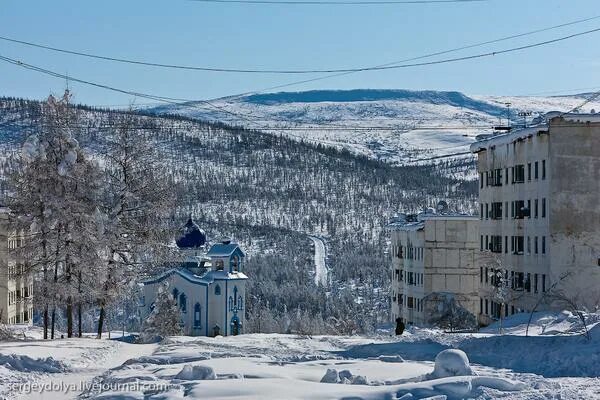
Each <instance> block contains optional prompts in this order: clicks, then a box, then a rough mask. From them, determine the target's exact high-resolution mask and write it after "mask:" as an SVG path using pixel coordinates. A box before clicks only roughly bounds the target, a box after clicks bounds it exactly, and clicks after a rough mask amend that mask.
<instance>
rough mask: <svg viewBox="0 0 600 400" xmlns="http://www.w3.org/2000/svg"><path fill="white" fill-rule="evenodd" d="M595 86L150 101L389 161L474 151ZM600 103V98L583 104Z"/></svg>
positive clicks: (168, 110)
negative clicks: (556, 90) (510, 93)
mask: <svg viewBox="0 0 600 400" xmlns="http://www.w3.org/2000/svg"><path fill="white" fill-rule="evenodd" d="M588 97H589V94H585V93H584V94H578V95H572V96H556V97H499V96H467V95H465V94H462V93H460V92H440V91H431V90H428V91H410V90H371V89H360V90H348V91H336V90H316V91H307V92H281V93H267V94H254V95H247V96H242V97H231V98H224V99H221V100H218V101H214V102H211V103H210V104H207V103H197V102H196V103H186V104H184V105H168V106H161V107H156V108H153V109H151V110H150V111H151V112H153V113H157V114H179V115H184V116H187V117H191V118H198V119H202V120H218V121H224V122H227V123H229V124H236V125H242V126H246V127H254V128H259V129H262V130H265V131H268V132H271V133H282V134H285V135H288V136H291V137H296V138H303V139H305V140H310V141H313V142H319V143H323V144H328V145H334V146H340V147H346V148H348V149H350V150H352V151H355V152H359V153H361V154H365V155H368V156H371V157H376V158H381V159H384V160H387V161H390V162H401V163H402V162H407V161H412V160H417V159H423V158H429V157H434V156H439V155H445V154H452V153H459V152H464V151H467V149H468V146H469V144H471V143H472V142H473V141H474V140H475V136H477V135H478V134H481V133H488V132H491V131H492V129H491V128H492V127H493V126H494V125H498V124H506V118H507V115H508V113H507V107H506V103H510V104H511V107H510V115H511V120H512V123H513V124H522V123H523V120H522V117H519V116H518V113H519V112H521V111H531V112H532V113H533V115H532V116H531V117H528V119H529V121H531V119H532V118H533V117H535V116H536V115H539V114H543V113H546V112H549V111H569V110H571V109H572V108H574V107H577V106H579V105H580V104H582V103H583V102H584V101H585V100H586V99H587V98H588ZM593 108H595V109H598V110H600V101H596V102H591V103H589V104H586V105H585V107H584V109H583V110H582V111H586V112H589V111H590V109H593Z"/></svg>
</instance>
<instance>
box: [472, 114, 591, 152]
mask: <svg viewBox="0 0 600 400" xmlns="http://www.w3.org/2000/svg"><path fill="white" fill-rule="evenodd" d="M559 120H564V121H568V122H571V123H588V122H589V123H598V122H600V114H579V113H561V112H558V111H552V112H549V113H546V114H545V115H544V116H543V117H542V118H541V120H540V122H539V123H538V125H535V126H531V127H529V128H522V129H518V130H514V131H511V132H508V133H503V134H499V135H482V137H481V139H480V140H478V141H476V142H475V143H473V144H471V147H470V151H471V152H472V153H478V152H480V151H482V150H487V149H488V148H489V147H491V146H498V145H502V144H510V143H513V142H518V141H521V140H524V139H526V138H528V137H532V136H533V135H537V134H541V133H548V129H549V128H550V127H552V124H553V123H554V122H555V121H559Z"/></svg>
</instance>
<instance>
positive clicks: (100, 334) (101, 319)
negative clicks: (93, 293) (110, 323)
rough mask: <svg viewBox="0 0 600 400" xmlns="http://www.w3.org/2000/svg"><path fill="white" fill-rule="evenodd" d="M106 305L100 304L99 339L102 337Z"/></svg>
mask: <svg viewBox="0 0 600 400" xmlns="http://www.w3.org/2000/svg"><path fill="white" fill-rule="evenodd" d="M104 313H105V311H104V305H101V306H100V316H99V317H98V336H97V337H98V339H102V328H104Z"/></svg>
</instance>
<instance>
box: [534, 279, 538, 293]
mask: <svg viewBox="0 0 600 400" xmlns="http://www.w3.org/2000/svg"><path fill="white" fill-rule="evenodd" d="M537 292H538V274H533V293H537Z"/></svg>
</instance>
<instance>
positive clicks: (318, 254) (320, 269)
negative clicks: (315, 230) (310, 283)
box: [309, 236, 327, 286]
mask: <svg viewBox="0 0 600 400" xmlns="http://www.w3.org/2000/svg"><path fill="white" fill-rule="evenodd" d="M309 237H310V239H311V240H312V241H313V243H314V245H315V284H316V285H319V284H320V285H323V286H327V265H326V262H325V257H326V256H327V252H326V251H325V243H324V242H323V239H321V238H319V237H317V236H309Z"/></svg>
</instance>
